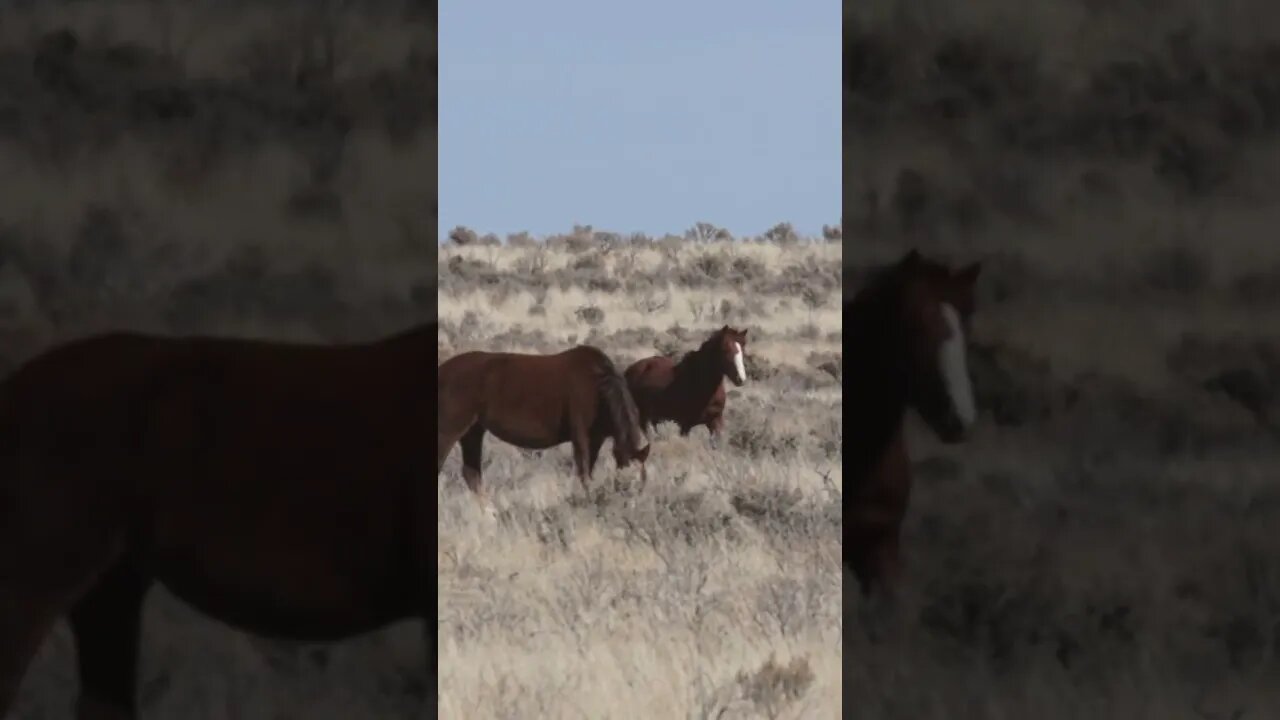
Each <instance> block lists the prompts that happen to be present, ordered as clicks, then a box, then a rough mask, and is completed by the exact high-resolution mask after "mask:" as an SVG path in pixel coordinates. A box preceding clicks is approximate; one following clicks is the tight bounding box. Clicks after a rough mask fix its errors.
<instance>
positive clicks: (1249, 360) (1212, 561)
mask: <svg viewBox="0 0 1280 720" xmlns="http://www.w3.org/2000/svg"><path fill="white" fill-rule="evenodd" d="M844 61H845V73H844V77H845V84H846V85H845V110H844V112H845V115H844V120H845V124H846V131H845V142H846V146H845V155H844V157H845V162H846V163H847V169H846V183H845V187H844V192H845V198H844V208H845V209H844V212H845V216H844V230H845V238H844V239H845V246H844V254H843V259H844V263H845V278H846V285H845V292H846V293H849V292H851V291H853V290H855V289H856V288H857V286H858V283H859V281H860V279H861V278H862V277H863V276H864V275H863V274H864V272H865V270H866V269H867V268H868V267H869V266H871V265H872V264H874V263H876V262H880V261H883V260H888V259H892V258H895V257H897V256H899V255H900V254H901V253H902V252H903V251H904V250H905V249H906V248H907V247H910V246H913V245H914V246H917V247H920V248H921V249H922V250H923V251H925V252H926V253H930V254H934V255H940V256H943V257H950V258H954V259H956V260H960V261H969V260H973V259H983V260H984V261H985V262H986V270H985V271H984V274H983V276H982V278H981V279H980V280H979V286H980V306H979V308H978V311H977V315H976V316H975V319H974V327H973V344H974V347H973V354H974V357H973V371H974V378H975V381H976V383H977V386H978V393H979V399H980V403H981V404H982V406H983V411H982V418H981V420H980V423H979V427H978V428H977V430H976V434H975V437H974V438H973V440H972V441H971V442H970V443H969V444H967V445H964V446H957V447H945V448H944V447H942V446H939V445H938V444H937V443H936V442H935V441H933V440H932V439H931V438H929V437H928V436H927V434H926V433H924V432H921V431H919V428H918V427H914V426H913V438H912V455H913V459H914V461H915V465H916V485H915V489H914V495H913V505H912V507H911V511H910V516H909V519H908V523H907V527H906V537H905V546H906V550H907V553H908V558H909V563H910V565H909V571H908V575H909V580H908V588H907V597H906V598H905V599H906V606H905V612H904V618H905V620H904V623H903V626H902V627H900V628H898V629H897V630H896V631H895V632H893V633H890V634H888V635H887V636H885V637H883V638H882V639H881V640H880V642H878V643H874V644H873V643H872V642H870V640H869V639H868V636H867V633H866V632H865V630H866V629H867V626H866V625H865V624H864V623H863V621H862V620H861V619H859V616H858V612H857V611H858V609H859V608H860V606H861V605H860V602H859V600H858V598H857V597H856V594H855V593H853V592H849V591H846V594H845V597H846V599H847V600H848V602H849V605H850V613H849V616H848V618H849V622H848V623H847V625H846V631H847V634H846V638H845V644H844V652H845V660H846V663H845V668H846V675H845V678H844V691H845V698H846V706H845V711H846V713H849V716H850V717H859V718H867V719H873V718H915V719H928V718H962V717H963V718H1026V717H1037V718H1046V719H1050V718H1052V719H1056V718H1084V717H1091V718H1170V719H1173V718H1178V719H1181V718H1215V719H1216V718H1223V719H1227V718H1252V717H1276V716H1278V715H1280V691H1278V690H1277V688H1280V684H1278V683H1277V680H1278V679H1280V657H1278V654H1277V651H1278V650H1280V631H1278V630H1280V625H1278V624H1277V621H1278V620H1280V532H1278V531H1277V527H1280V442H1277V433H1276V425H1275V422H1276V421H1277V419H1278V418H1277V416H1276V413H1275V410H1276V408H1277V402H1280V335H1278V334H1277V333H1278V332H1280V322H1278V321H1280V246H1277V244H1276V243H1275V228H1276V227H1277V224H1278V222H1280V192H1278V188H1280V186H1278V185H1277V182H1276V180H1277V175H1276V173H1277V168H1280V165H1277V159H1280V135H1278V131H1280V23H1277V13H1276V8H1275V7H1274V6H1273V5H1270V4H1267V3H1259V2H1248V1H1243V2H1232V3H1223V4H1214V5H1205V4H1196V3H1190V2H1172V3H1162V4H1160V5H1159V6H1156V5H1153V4H1144V3H1109V2H1085V1H1080V2H1075V1H1066V0H1063V1H1054V2H1045V3H1036V4H1034V6H1032V5H1029V4H1026V3H1017V2H1012V1H1004V0H985V1H984V2H978V3H965V4H959V3H942V2H933V1H926V2H921V3H911V4H910V6H909V7H908V4H907V3H894V2H871V3H861V4H858V5H857V6H856V7H853V8H847V9H846V26H845V56H844ZM849 402H850V403H851V404H853V403H856V402H857V399H856V398H851V399H850V401H849Z"/></svg>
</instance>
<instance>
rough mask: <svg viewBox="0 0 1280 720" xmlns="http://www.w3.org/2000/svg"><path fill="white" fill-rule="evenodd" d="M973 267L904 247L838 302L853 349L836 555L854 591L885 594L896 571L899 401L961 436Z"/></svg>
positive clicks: (942, 434) (906, 474) (900, 501)
mask: <svg viewBox="0 0 1280 720" xmlns="http://www.w3.org/2000/svg"><path fill="white" fill-rule="evenodd" d="M979 270H980V266H979V264H978V263H974V264H972V265H969V266H967V267H965V268H962V269H960V270H952V269H950V268H948V267H946V266H944V265H941V264H938V263H936V262H934V261H931V260H927V259H925V258H923V257H921V256H920V253H919V252H917V251H916V250H914V249H913V250H911V251H910V252H909V253H907V254H906V256H905V257H904V258H902V259H901V260H900V261H899V262H897V263H896V264H893V265H890V266H889V267H888V268H886V269H883V270H881V271H880V273H879V274H878V276H876V277H873V278H872V279H871V281H870V282H869V283H868V284H867V285H866V286H865V287H864V288H862V290H861V291H860V292H858V294H857V295H856V296H855V297H854V298H853V300H852V301H850V302H847V303H845V306H844V332H845V339H846V342H847V343H848V344H849V345H850V346H852V347H853V348H855V351H854V352H852V353H850V354H849V357H848V360H849V370H847V371H846V373H845V382H846V393H847V394H846V397H847V398H849V402H848V403H847V404H846V405H845V422H846V423H847V424H851V425H852V428H851V429H850V430H849V431H847V432H846V434H845V437H846V438H847V443H848V445H847V446H846V448H845V457H846V460H848V459H851V460H852V470H851V472H849V474H848V476H847V477H849V478H850V479H851V482H850V483H849V486H848V487H847V488H846V490H845V495H844V498H845V500H844V523H845V526H844V527H845V530H844V535H845V541H844V545H845V547H844V562H845V564H846V565H847V566H849V568H850V569H851V570H852V571H853V573H854V575H856V576H857V578H858V582H859V584H860V585H861V587H862V591H863V594H864V596H868V595H870V594H871V593H872V591H873V590H874V589H876V588H882V589H883V590H884V591H886V593H887V594H888V595H890V596H891V595H892V594H893V589H894V586H895V585H896V581H897V580H898V577H899V575H900V572H901V559H900V557H899V547H898V542H899V534H900V530H901V527H902V518H903V516H904V514H905V513H906V510H907V501H908V497H909V495H910V491H911V465H910V461H909V459H908V457H907V449H906V445H905V443H904V439H903V429H904V428H903V423H904V420H905V413H906V409H907V408H908V407H913V408H915V410H916V411H917V412H918V413H919V414H920V415H921V417H923V419H924V420H925V422H926V424H927V425H928V426H929V427H930V428H931V429H932V430H933V432H934V433H935V434H936V435H937V436H938V438H939V439H941V440H942V441H943V442H946V443H956V442H960V441H961V440H963V439H964V437H965V435H966V431H967V429H968V427H969V426H970V425H971V424H972V423H973V421H974V419H975V416H976V410H975V406H974V399H973V388H972V385H971V383H970V378H969V372H968V368H967V364H966V346H965V332H966V328H967V327H968V323H969V317H970V316H971V315H972V313H973V307H974V293H973V286H974V282H975V281H976V280H977V277H978V272H979ZM850 387H851V388H852V392H848V390H849V388H850ZM846 467H848V466H846Z"/></svg>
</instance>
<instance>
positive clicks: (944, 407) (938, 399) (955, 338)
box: [892, 249, 981, 443]
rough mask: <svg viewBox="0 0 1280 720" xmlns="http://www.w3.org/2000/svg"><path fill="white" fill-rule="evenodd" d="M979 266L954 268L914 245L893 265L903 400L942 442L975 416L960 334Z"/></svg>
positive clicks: (959, 435)
mask: <svg viewBox="0 0 1280 720" xmlns="http://www.w3.org/2000/svg"><path fill="white" fill-rule="evenodd" d="M980 271H981V265H980V264H979V263H976V262H975V263H972V264H970V265H967V266H965V267H962V268H960V269H958V270H956V269H952V268H949V267H947V266H945V265H942V264H939V263H937V262H934V261H932V260H927V259H925V258H923V257H921V255H920V253H919V252H918V251H916V250H914V249H913V250H911V251H910V252H908V253H907V254H906V256H905V257H903V258H902V259H901V260H900V261H899V262H898V263H897V265H896V266H894V268H893V270H892V272H893V274H894V275H895V276H896V279H897V280H898V283H899V285H898V287H899V289H900V292H901V294H900V295H899V299H900V305H899V310H900V311H901V315H900V316H899V318H898V320H899V322H901V328H902V329H903V330H904V331H905V333H906V335H905V338H903V339H904V340H905V344H906V347H905V348H903V351H904V352H905V358H904V360H905V368H904V369H905V371H906V372H907V373H908V376H907V401H908V403H910V404H911V406H912V407H914V408H915V409H916V411H917V412H918V413H920V416H921V417H922V418H924V420H925V422H926V423H927V424H928V425H929V427H930V428H931V429H932V430H933V431H934V432H935V433H936V434H937V435H938V438H939V439H940V440H942V441H943V442H946V443H955V442H960V441H961V440H963V439H964V438H965V435H966V434H967V432H968V430H969V427H970V426H971V425H972V424H973V422H974V420H975V419H976V416H977V410H976V406H975V404H974V397H973V384H972V380H971V379H970V376H969V369H968V364H967V357H966V353H967V347H966V339H965V338H966V333H967V331H968V328H969V319H970V317H971V316H972V315H973V310H974V292H973V288H974V284H975V281H976V280H977V278H978V273H979V272H980Z"/></svg>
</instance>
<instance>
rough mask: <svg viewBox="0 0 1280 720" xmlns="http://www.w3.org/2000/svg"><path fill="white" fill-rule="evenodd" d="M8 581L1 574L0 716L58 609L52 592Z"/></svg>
mask: <svg viewBox="0 0 1280 720" xmlns="http://www.w3.org/2000/svg"><path fill="white" fill-rule="evenodd" d="M6 547H7V548H13V547H14V546H12V545H9V546H6ZM10 580H11V578H9V577H5V579H4V583H3V587H0V717H6V716H7V715H8V712H9V710H10V709H11V708H12V706H13V701H14V700H15V699H17V697H18V689H19V688H20V687H21V685H22V679H23V677H24V676H25V675H26V673H27V666H28V665H30V664H31V659H32V658H33V657H35V654H36V651H38V650H39V649H40V644H41V643H42V642H44V639H45V636H46V635H48V634H49V631H50V630H52V629H53V624H54V622H56V621H57V619H58V615H59V613H60V611H61V610H62V607H61V603H59V602H57V600H55V598H56V596H55V595H48V594H45V593H38V592H35V591H33V590H32V589H31V588H29V587H24V586H21V585H18V584H16V583H11V582H10Z"/></svg>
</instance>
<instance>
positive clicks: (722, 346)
mask: <svg viewBox="0 0 1280 720" xmlns="http://www.w3.org/2000/svg"><path fill="white" fill-rule="evenodd" d="M746 346H747V331H746V330H735V329H733V328H731V327H729V326H728V325H725V326H724V327H722V328H720V329H719V330H717V331H715V332H714V333H712V334H711V336H710V337H708V338H707V339H706V340H705V341H703V343H702V345H701V346H699V347H698V349H696V350H694V351H692V352H689V353H685V355H684V357H682V358H681V359H680V362H673V361H672V360H671V358H668V357H665V356H662V355H658V356H654V357H648V358H645V359H643V360H637V361H636V362H634V363H632V364H631V366H630V367H628V368H627V372H626V376H627V385H628V386H629V387H630V388H631V394H632V396H633V397H635V399H636V406H637V407H638V408H639V410H640V422H641V424H644V425H650V426H652V425H657V423H658V422H660V421H663V420H671V421H674V422H675V423H676V424H677V425H678V426H679V427H680V434H681V435H682V436H683V435H688V434H689V431H690V430H692V429H693V428H695V427H697V426H698V425H706V426H707V430H708V431H709V432H710V433H711V436H712V437H713V438H714V437H715V436H716V435H717V434H718V433H719V432H720V428H721V427H722V426H723V424H724V402H725V392H724V378H726V377H727V378H729V380H730V381H732V382H733V384H734V385H737V386H739V387H741V386H742V384H743V383H745V382H746V381H747V371H746V367H745V365H744V358H745V356H744V353H745V348H746Z"/></svg>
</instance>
